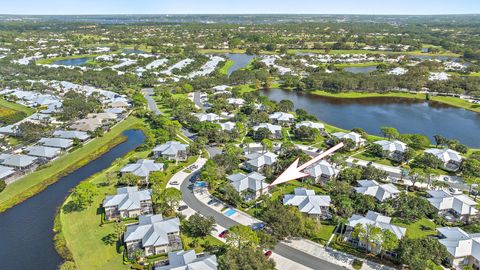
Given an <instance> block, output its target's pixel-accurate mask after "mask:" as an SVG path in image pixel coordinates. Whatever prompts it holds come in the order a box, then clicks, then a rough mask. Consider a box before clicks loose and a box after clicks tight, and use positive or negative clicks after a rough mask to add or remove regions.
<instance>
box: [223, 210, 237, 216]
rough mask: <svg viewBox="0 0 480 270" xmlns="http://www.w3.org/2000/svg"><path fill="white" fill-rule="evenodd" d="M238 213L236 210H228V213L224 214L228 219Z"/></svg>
mask: <svg viewBox="0 0 480 270" xmlns="http://www.w3.org/2000/svg"><path fill="white" fill-rule="evenodd" d="M235 213H237V211H235V209H232V208H228V210H227V211H225V212H223V214H224V215H225V216H227V217H230V216H232V215H233V214H235Z"/></svg>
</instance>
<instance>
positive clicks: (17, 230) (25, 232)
mask: <svg viewBox="0 0 480 270" xmlns="http://www.w3.org/2000/svg"><path fill="white" fill-rule="evenodd" d="M124 135H125V136H127V138H128V139H127V141H125V142H123V143H121V144H119V145H117V146H115V147H113V148H112V149H111V150H110V151H108V152H107V153H105V154H103V155H102V156H100V157H99V158H97V159H95V160H93V161H91V162H90V163H88V164H87V165H85V166H83V167H81V168H79V169H77V170H75V171H73V172H72V173H70V174H69V175H67V176H64V177H62V178H60V180H59V181H58V182H56V183H55V184H53V185H50V186H49V187H47V188H46V189H45V190H44V191H42V192H41V193H39V194H37V195H36V196H34V197H32V198H30V199H28V200H26V201H25V202H23V203H21V204H19V205H17V206H15V207H13V208H10V209H9V210H7V211H6V212H4V213H0V228H1V229H0V239H2V240H1V241H0V261H1V267H0V268H1V269H9V270H23V269H52V270H53V269H57V266H58V264H60V263H61V262H62V258H61V257H60V256H59V255H58V254H57V252H56V251H55V249H54V246H53V236H54V233H53V231H52V228H53V220H54V218H55V212H56V209H57V207H58V206H60V205H61V204H62V203H63V201H64V200H65V197H66V196H67V195H68V192H69V190H70V189H72V188H74V187H75V186H76V185H78V183H80V181H82V180H84V179H87V178H89V177H90V176H92V175H94V174H96V173H98V172H100V171H102V170H104V169H106V168H108V167H110V166H111V164H112V162H113V161H115V159H117V158H119V157H122V156H124V155H125V154H127V153H128V152H130V151H132V150H134V149H135V148H137V147H138V146H140V145H141V144H142V143H143V142H144V141H145V136H144V135H143V133H142V132H141V131H139V130H128V131H126V132H125V133H124Z"/></svg>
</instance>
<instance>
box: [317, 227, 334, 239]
mask: <svg viewBox="0 0 480 270" xmlns="http://www.w3.org/2000/svg"><path fill="white" fill-rule="evenodd" d="M333 230H335V225H330V224H322V225H320V232H319V233H318V234H317V235H316V238H318V239H315V240H320V242H322V243H323V244H326V243H327V242H328V240H329V239H330V236H332V233H333Z"/></svg>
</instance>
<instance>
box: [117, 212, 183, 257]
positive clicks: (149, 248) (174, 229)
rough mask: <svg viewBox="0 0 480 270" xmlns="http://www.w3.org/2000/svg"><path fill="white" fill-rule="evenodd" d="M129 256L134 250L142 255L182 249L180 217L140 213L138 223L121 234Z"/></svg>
mask: <svg viewBox="0 0 480 270" xmlns="http://www.w3.org/2000/svg"><path fill="white" fill-rule="evenodd" d="M123 242H125V246H126V247H127V252H128V255H129V257H132V255H133V254H134V252H135V251H136V250H142V251H143V253H144V256H151V255H157V254H163V253H167V252H170V251H175V250H180V249H182V240H181V239H180V219H178V218H169V219H163V217H162V215H145V216H144V215H142V216H140V217H139V223H138V225H130V226H128V227H127V231H126V232H125V234H124V236H123Z"/></svg>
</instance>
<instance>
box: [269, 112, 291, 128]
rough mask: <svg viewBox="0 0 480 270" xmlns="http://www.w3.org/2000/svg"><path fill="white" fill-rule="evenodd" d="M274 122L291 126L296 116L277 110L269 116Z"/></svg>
mask: <svg viewBox="0 0 480 270" xmlns="http://www.w3.org/2000/svg"><path fill="white" fill-rule="evenodd" d="M268 118H270V120H271V121H272V122H273V123H274V124H278V125H282V126H289V125H291V124H293V120H294V119H295V117H294V116H293V114H291V113H284V112H275V113H272V114H270V116H269V117H268Z"/></svg>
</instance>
